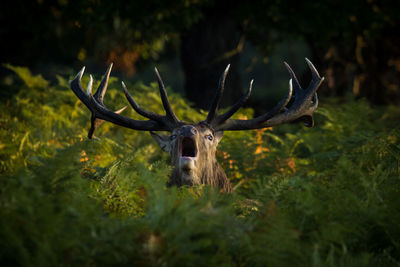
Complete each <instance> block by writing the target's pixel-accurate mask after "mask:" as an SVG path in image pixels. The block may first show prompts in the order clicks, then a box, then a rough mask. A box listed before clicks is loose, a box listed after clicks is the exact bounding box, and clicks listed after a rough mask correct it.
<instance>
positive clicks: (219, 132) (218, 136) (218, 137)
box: [214, 131, 224, 144]
mask: <svg viewBox="0 0 400 267" xmlns="http://www.w3.org/2000/svg"><path fill="white" fill-rule="evenodd" d="M223 135H224V131H218V132H215V133H214V137H215V140H216V141H217V144H218V143H219V142H220V141H221V139H222V136H223Z"/></svg>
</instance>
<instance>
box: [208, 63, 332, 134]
mask: <svg viewBox="0 0 400 267" xmlns="http://www.w3.org/2000/svg"><path fill="white" fill-rule="evenodd" d="M306 62H307V65H308V67H309V68H310V70H311V74H312V80H311V82H310V85H309V86H308V88H307V89H305V90H304V89H302V88H301V86H300V84H299V82H298V80H297V78H296V75H295V73H294V72H293V70H292V69H291V68H290V66H289V65H288V64H287V63H286V62H284V64H285V66H286V68H287V69H288V71H289V74H290V77H291V78H290V80H289V90H288V92H287V94H286V96H285V97H284V98H283V99H282V100H281V101H280V102H279V103H278V104H277V105H276V106H275V107H274V108H272V110H270V111H269V112H267V113H265V114H263V115H261V116H259V117H256V118H254V119H251V120H236V119H230V117H232V115H233V114H234V113H235V112H236V111H238V109H239V108H240V107H241V106H243V104H244V103H245V102H246V100H247V99H248V98H249V96H250V93H251V89H252V86H253V80H251V81H250V86H249V89H248V90H247V92H246V94H245V95H244V96H243V97H242V98H241V99H240V100H239V101H238V102H237V103H236V104H235V105H233V106H232V107H231V108H230V109H229V110H228V111H227V112H225V113H224V114H221V115H218V104H219V102H220V99H221V96H222V92H223V90H224V84H225V78H226V76H227V72H228V70H229V65H228V67H227V68H226V69H225V71H224V73H223V74H222V76H221V79H220V82H219V86H218V90H217V93H216V96H215V98H214V101H213V104H212V105H211V109H210V111H209V113H208V116H207V119H206V120H205V122H206V123H207V124H209V125H211V126H212V127H213V129H214V130H215V131H233V130H251V129H261V128H266V127H270V126H275V125H279V124H283V123H287V122H293V121H303V122H304V124H305V125H306V126H307V127H312V126H313V125H314V119H313V112H314V110H315V109H316V108H317V106H318V97H317V93H316V91H317V89H318V87H319V86H320V85H321V83H322V82H323V81H324V78H323V77H322V78H321V77H320V75H319V74H318V71H317V70H316V68H315V67H314V65H313V64H312V63H311V61H310V60H308V59H307V58H306ZM293 92H294V94H293ZM289 102H290V104H289ZM288 104H289V106H288Z"/></svg>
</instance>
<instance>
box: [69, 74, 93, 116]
mask: <svg viewBox="0 0 400 267" xmlns="http://www.w3.org/2000/svg"><path fill="white" fill-rule="evenodd" d="M84 72H85V67H83V68H82V69H81V70H80V71H79V72H78V74H76V76H75V77H74V79H73V80H72V81H70V82H69V84H70V87H71V89H72V91H73V92H74V93H75V95H76V96H77V97H78V98H79V99H80V100H81V101H82V103H83V104H85V106H86V107H88V108H89V109H90V104H89V100H88V98H87V96H86V94H85V92H84V91H83V89H82V85H81V79H82V76H83V73H84Z"/></svg>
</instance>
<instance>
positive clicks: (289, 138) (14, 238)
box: [0, 66, 400, 266]
mask: <svg viewBox="0 0 400 267" xmlns="http://www.w3.org/2000/svg"><path fill="white" fill-rule="evenodd" d="M8 68H10V69H12V70H13V71H14V72H15V73H16V75H17V77H18V79H20V81H22V83H21V84H20V85H19V86H20V88H19V90H18V93H16V94H14V95H13V97H12V99H8V100H7V101H2V102H1V104H0V106H1V114H0V137H1V139H0V173H1V177H0V242H1V243H0V263H1V265H2V266H57V265H73V266H82V265H85V266H86V265H87V266H89V265H90V266H104V265H140V266H141V265H150V266H151V265H154V266H194V265H195V266H210V265H211V266H212V265H239V266H399V265H400V227H399V226H400V177H399V170H400V167H399V161H400V145H399V143H400V142H399V139H400V129H399V126H398V125H400V109H399V108H398V107H386V108H376V107H374V108H371V107H370V106H369V105H368V104H367V103H366V102H364V101H357V102H351V103H346V104H337V103H335V102H334V101H331V103H327V102H328V100H327V99H322V101H321V102H322V105H321V107H320V108H319V109H318V110H317V112H316V115H315V117H316V126H315V127H314V128H311V129H310V128H305V127H303V126H301V125H299V124H297V125H284V126H279V127H276V128H273V129H271V128H269V129H264V130H256V131H240V132H226V133H225V134H224V138H223V140H222V142H221V144H220V146H219V151H218V154H217V155H218V158H219V161H220V163H221V165H222V166H223V168H224V169H225V171H226V173H227V175H228V177H230V180H231V182H232V184H233V186H234V188H235V192H234V193H233V194H222V193H219V192H218V191H217V190H216V189H215V188H209V187H205V186H200V187H183V188H175V187H172V188H167V187H166V182H167V179H168V174H169V173H170V172H171V167H170V166H169V165H168V161H169V157H168V155H166V154H163V152H161V150H160V149H159V148H158V147H157V146H156V144H155V142H154V141H153V140H152V139H151V137H150V135H149V134H148V133H146V132H139V131H132V130H128V129H121V128H120V127H117V126H114V125H111V124H110V123H105V124H104V125H103V126H102V127H101V128H100V129H99V130H98V131H97V133H96V135H97V136H98V138H97V139H95V140H88V139H87V138H86V132H87V129H88V127H89V114H88V111H87V110H86V108H85V107H84V106H83V105H82V104H81V103H80V102H79V100H78V99H77V98H76V97H75V95H74V94H73V93H72V91H71V90H70V89H69V88H68V82H67V79H66V78H63V77H58V83H57V84H55V85H54V84H50V83H49V82H48V81H46V80H45V79H43V78H42V77H41V76H33V75H31V74H30V72H29V71H28V70H27V69H24V68H18V67H13V66H8ZM97 78H100V77H97ZM98 80H99V79H98ZM87 81H88V80H87V77H86V76H84V79H83V83H84V84H86V83H87ZM119 87H120V86H119V85H118V83H116V79H111V81H110V86H109V88H110V89H109V92H107V95H106V99H105V103H106V105H107V106H109V107H110V108H114V109H117V108H120V107H121V106H123V105H125V103H126V100H125V99H124V97H123V94H122V92H121V90H117V89H116V88H119ZM9 88H10V90H12V86H10V87H9ZM128 89H129V90H130V91H131V93H132V95H134V97H135V99H136V100H137V101H138V103H140V104H141V105H142V106H144V107H146V108H148V109H151V110H153V111H156V112H162V104H161V103H160V99H159V96H158V94H157V89H156V84H155V83H152V84H151V85H150V86H146V85H144V84H141V83H138V84H135V85H132V84H130V85H129V84H128ZM170 100H171V103H172V104H173V109H174V110H175V111H176V113H177V116H178V117H179V118H180V119H183V120H186V121H198V120H200V119H202V118H204V115H205V114H204V112H200V113H199V112H198V111H195V110H193V109H191V108H190V107H189V106H188V105H187V104H186V103H185V101H184V100H183V99H182V98H181V97H180V96H178V95H174V94H171V96H170ZM251 113H252V111H251V110H244V111H242V112H241V113H240V114H238V115H237V116H238V117H242V118H245V117H250V116H251V115H252V114H251ZM124 115H126V116H129V117H133V118H136V119H140V116H138V115H137V114H135V113H134V112H133V111H132V110H129V109H127V110H126V111H124Z"/></svg>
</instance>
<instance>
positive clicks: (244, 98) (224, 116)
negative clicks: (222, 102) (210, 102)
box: [212, 79, 254, 125]
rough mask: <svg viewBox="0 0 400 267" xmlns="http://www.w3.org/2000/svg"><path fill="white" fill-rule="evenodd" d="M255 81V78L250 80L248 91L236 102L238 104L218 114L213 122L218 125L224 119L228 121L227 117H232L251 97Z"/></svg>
mask: <svg viewBox="0 0 400 267" xmlns="http://www.w3.org/2000/svg"><path fill="white" fill-rule="evenodd" d="M253 82H254V79H252V80H251V81H250V85H249V89H247V92H246V93H245V94H244V95H243V96H242V97H241V98H240V99H239V101H238V102H236V104H235V105H233V106H232V107H231V108H230V109H229V110H228V111H227V112H225V113H224V114H222V115H220V116H218V117H217V118H216V119H215V120H214V121H215V122H213V123H212V124H216V125H218V124H221V123H223V122H224V121H226V120H227V119H229V118H230V117H232V115H233V114H235V113H236V111H238V110H239V109H240V108H241V107H242V106H243V105H244V103H246V101H247V99H249V97H250V94H251V90H252V88H253Z"/></svg>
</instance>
